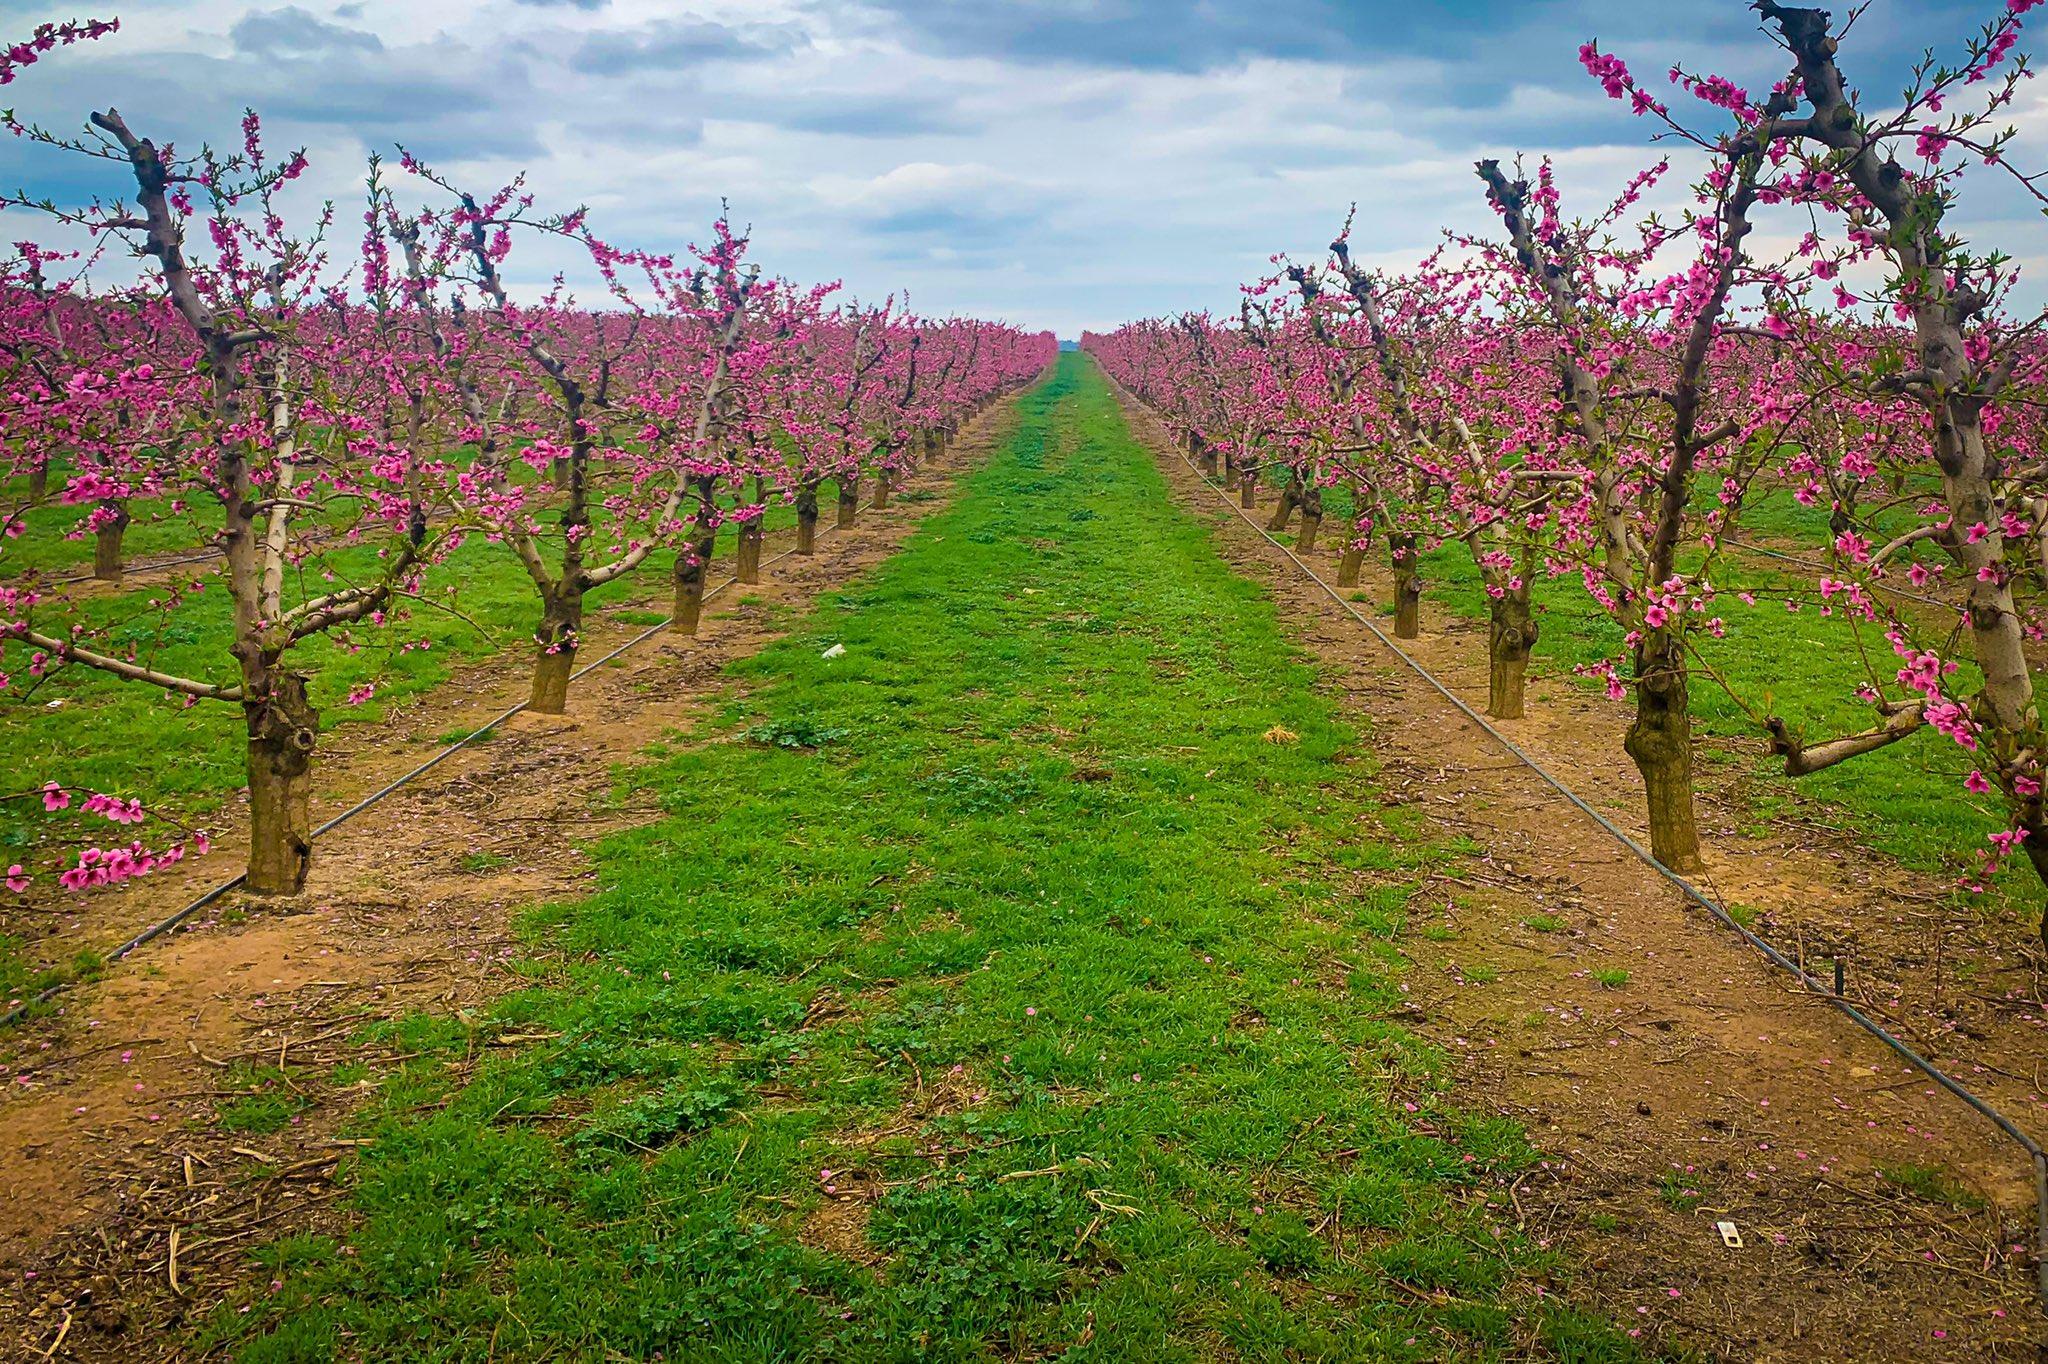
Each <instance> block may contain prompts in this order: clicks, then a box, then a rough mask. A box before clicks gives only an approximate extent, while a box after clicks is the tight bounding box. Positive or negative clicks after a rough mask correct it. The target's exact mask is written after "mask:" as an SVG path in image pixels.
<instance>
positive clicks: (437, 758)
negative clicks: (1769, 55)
mask: <svg viewBox="0 0 2048 1364" xmlns="http://www.w3.org/2000/svg"><path fill="white" fill-rule="evenodd" d="M874 506H875V504H874V502H873V501H872V500H870V501H869V502H867V503H866V504H865V505H864V506H862V507H861V510H862V511H872V510H874ZM838 529H839V526H838V525H837V523H834V524H833V525H830V526H820V527H818V533H819V534H827V533H830V532H832V531H835V530H838ZM795 553H796V550H795V549H794V548H793V547H792V548H790V549H785V550H783V551H782V552H781V553H780V554H776V555H772V556H770V557H769V558H766V559H763V560H762V561H761V564H760V566H761V567H762V568H766V567H768V566H769V565H770V564H777V563H781V562H782V561H783V560H784V559H787V558H789V557H790V556H791V555H793V554H795ZM738 581H739V576H738V575H737V574H735V575H734V576H732V577H730V578H727V579H726V580H725V581H724V582H722V583H720V584H718V586H716V587H713V588H710V589H708V590H706V591H705V593H704V596H703V598H702V600H704V601H709V600H711V598H713V597H715V596H717V595H718V594H719V593H721V592H723V591H725V589H726V588H728V587H731V586H732V585H733V584H735V583H737V582H738ZM674 619H675V617H674V616H673V615H667V616H663V617H662V618H661V619H660V620H658V621H656V622H655V623H654V624H652V625H650V626H648V627H647V628H646V629H645V630H642V631H641V632H640V633H639V634H637V635H634V636H633V637H632V638H631V639H629V640H627V641H626V642H625V643H624V644H621V645H619V646H618V647H617V648H615V649H613V650H612V651H611V652H610V653H608V654H606V655H604V656H603V657H602V658H597V659H593V660H591V661H590V662H588V663H586V664H584V665H583V666H582V667H580V668H578V669H577V670H576V671H574V672H572V673H570V674H569V680H570V681H571V682H574V681H576V680H577V679H578V678H580V677H582V676H584V675H585V674H587V673H590V672H592V671H594V670H596V669H598V668H601V667H603V666H604V665H605V664H607V663H609V662H611V661H612V660H613V659H615V658H617V657H618V656H619V655H620V654H623V653H625V652H626V651H627V650H628V649H632V648H636V647H638V646H639V645H641V644H643V643H645V642H646V641H648V640H650V639H652V638H654V636H656V635H658V634H660V633H661V632H662V631H663V630H665V629H667V628H668V625H669V622H670V621H672V620H674ZM530 705H532V702H531V701H521V702H520V703H519V704H518V705H516V706H511V707H508V708H506V709H505V710H502V711H499V712H498V713H497V714H496V715H493V716H492V717H491V718H490V719H488V720H486V721H484V722H483V724H481V725H479V726H477V727H476V728H475V729H473V730H471V731H470V732H469V733H467V734H465V735H463V736H462V737H461V738H460V739H457V740H456V741H455V742H454V743H452V744H449V745H448V746H447V747H445V748H443V749H442V750H441V751H440V752H438V753H436V754H435V755H434V756H433V757H431V758H429V759H427V760H426V761H425V762H423V763H421V764H420V765H419V766H418V767H415V768H413V769H412V770H411V771H409V772H406V773H404V774H402V775H400V776H398V777H395V778H393V779H392V780H391V781H389V782H386V783H385V784H384V785H383V786H380V787H378V788H377V789H376V790H375V791H372V792H371V793H370V794H369V795H367V796H364V797H363V798H362V799H361V800H359V801H357V802H356V803H355V804H354V805H351V806H349V807H348V808H347V809H346V810H343V811H342V812H341V813H340V814H338V815H336V816H334V817H333V818H332V819H330V820H328V821H327V822H326V823H324V824H322V825H320V826H319V827H318V828H316V829H314V830H313V832H312V833H311V834H309V835H308V836H307V837H308V841H311V840H312V839H316V838H318V837H320V835H322V834H324V833H326V832H328V831H329V830H331V829H334V828H337V827H339V826H340V825H343V824H346V823H347V822H348V821H349V820H351V819H354V818H355V817H356V816H357V815H359V814H361V813H362V812H363V811H365V810H367V809H369V808H370V807H371V806H372V805H375V804H376V803H377V802H378V801H380V800H383V799H384V798H385V797H386V796H388V795H390V794H391V793H393V792H394V791H397V790H399V789H401V788H402V787H404V786H406V785H408V784H410V783H411V782H414V781H416V780H418V779H419V778H420V777H423V776H425V775H426V774H427V773H429V772H431V771H433V770H434V769H435V768H437V767H439V766H440V765H441V764H442V763H444V762H446V761H448V759H450V758H452V757H454V756H455V755H456V754H457V753H459V752H461V751H462V750H463V749H465V748H467V747H469V746H470V745H471V744H473V743H475V742H476V741H477V740H478V739H481V738H483V737H484V735H486V734H488V733H490V732H491V731H492V730H494V729H496V728H497V727H498V726H499V725H502V724H504V723H505V722H506V721H507V720H509V719H511V718H512V717H513V716H515V715H517V714H519V713H520V712H521V711H524V710H525V709H527V707H529V706H530ZM248 879H249V874H248V873H247V872H238V873H236V874H235V875H234V876H232V877H230V878H229V879H227V880H225V881H223V882H221V883H220V884H219V885H217V886H215V887H214V888H213V889H212V890H209V891H207V892H206V893H205V894H204V895H201V896H200V897H199V898H198V899H196V900H194V901H192V902H191V903H190V904H188V905H186V906H185V907H184V908H183V909H180V910H178V911H177V912H176V913H174V914H171V915H169V916H168V917H166V918H163V919H160V920H158V921H157V922H156V923H153V924H151V925H150V926H149V927H148V928H145V929H143V930H142V931H141V932H140V933H137V934H136V935H135V936H134V937H132V938H130V939H128V941H126V942H124V943H122V944H121V945H120V946H119V947H116V948H115V949H114V950H113V951H111V952H109V953H107V955H106V957H105V958H104V959H103V960H104V961H106V962H107V963H109V964H111V963H113V962H117V961H119V960H121V959H122V958H123V957H125V956H127V955H128V954H129V953H131V952H133V951H135V949H137V948H138V947H141V946H143V945H144V944H145V943H148V942H151V941H153V940H155V939H157V938H160V937H162V936H163V935H164V934H166V933H169V932H170V931H171V930H173V929H175V928H176V927H177V926H178V925H179V924H182V923H184V922H185V921H186V920H187V919H189V918H191V917H192V916H193V915H194V914H197V913H198V912H199V911H200V910H202V909H205V908H206V907H207V906H208V905H211V904H214V903H216V902H218V901H219V900H220V899H221V898H222V897H223V896H226V895H229V894H232V893H233V892H234V891H236V890H239V889H240V888H241V887H242V884H243V882H245V881H247V880H248ZM70 986H71V982H69V981H59V982H58V983H57V984H55V985H52V986H50V987H49V988H48V989H47V990H44V991H42V992H40V993H39V994H37V995H36V996H35V998H33V999H27V1000H23V1001H22V1002H21V1003H20V1004H17V1005H15V1006H14V1007H13V1008H12V1009H9V1010H8V1011H7V1012H6V1013H4V1014H0V1027H5V1026H7V1025H8V1024H10V1023H12V1022H14V1021H15V1020H16V1019H18V1018H20V1017H21V1016H22V1015H23V1014H25V1013H27V1012H28V1011H29V1010H30V1009H32V1008H34V1007H35V1006H37V1005H39V1004H47V1003H48V1002H49V1001H50V1000H52V999H55V998H56V997H57V996H58V995H60V994H62V993H63V992H64V991H65V990H67V989H69V988H70Z"/></svg>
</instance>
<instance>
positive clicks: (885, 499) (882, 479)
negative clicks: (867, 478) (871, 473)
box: [874, 469, 895, 508]
mask: <svg viewBox="0 0 2048 1364" xmlns="http://www.w3.org/2000/svg"><path fill="white" fill-rule="evenodd" d="M894 472H895V471H894V470H891V469H883V470H880V471H879V472H877V473H876V474H875V501H874V505H875V506H876V507H877V508H881V507H886V506H888V505H889V480H890V478H891V477H893V475H894Z"/></svg>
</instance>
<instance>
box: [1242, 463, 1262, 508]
mask: <svg viewBox="0 0 2048 1364" xmlns="http://www.w3.org/2000/svg"><path fill="white" fill-rule="evenodd" d="M1237 505H1238V506H1240V507H1243V508H1244V509H1245V510H1246V511H1250V510H1251V509H1252V508H1253V507H1256V506H1258V505H1259V476H1258V475H1257V474H1255V473H1253V472H1251V471H1250V470H1246V471H1245V472H1244V473H1242V474H1240V475H1238V480H1237Z"/></svg>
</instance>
